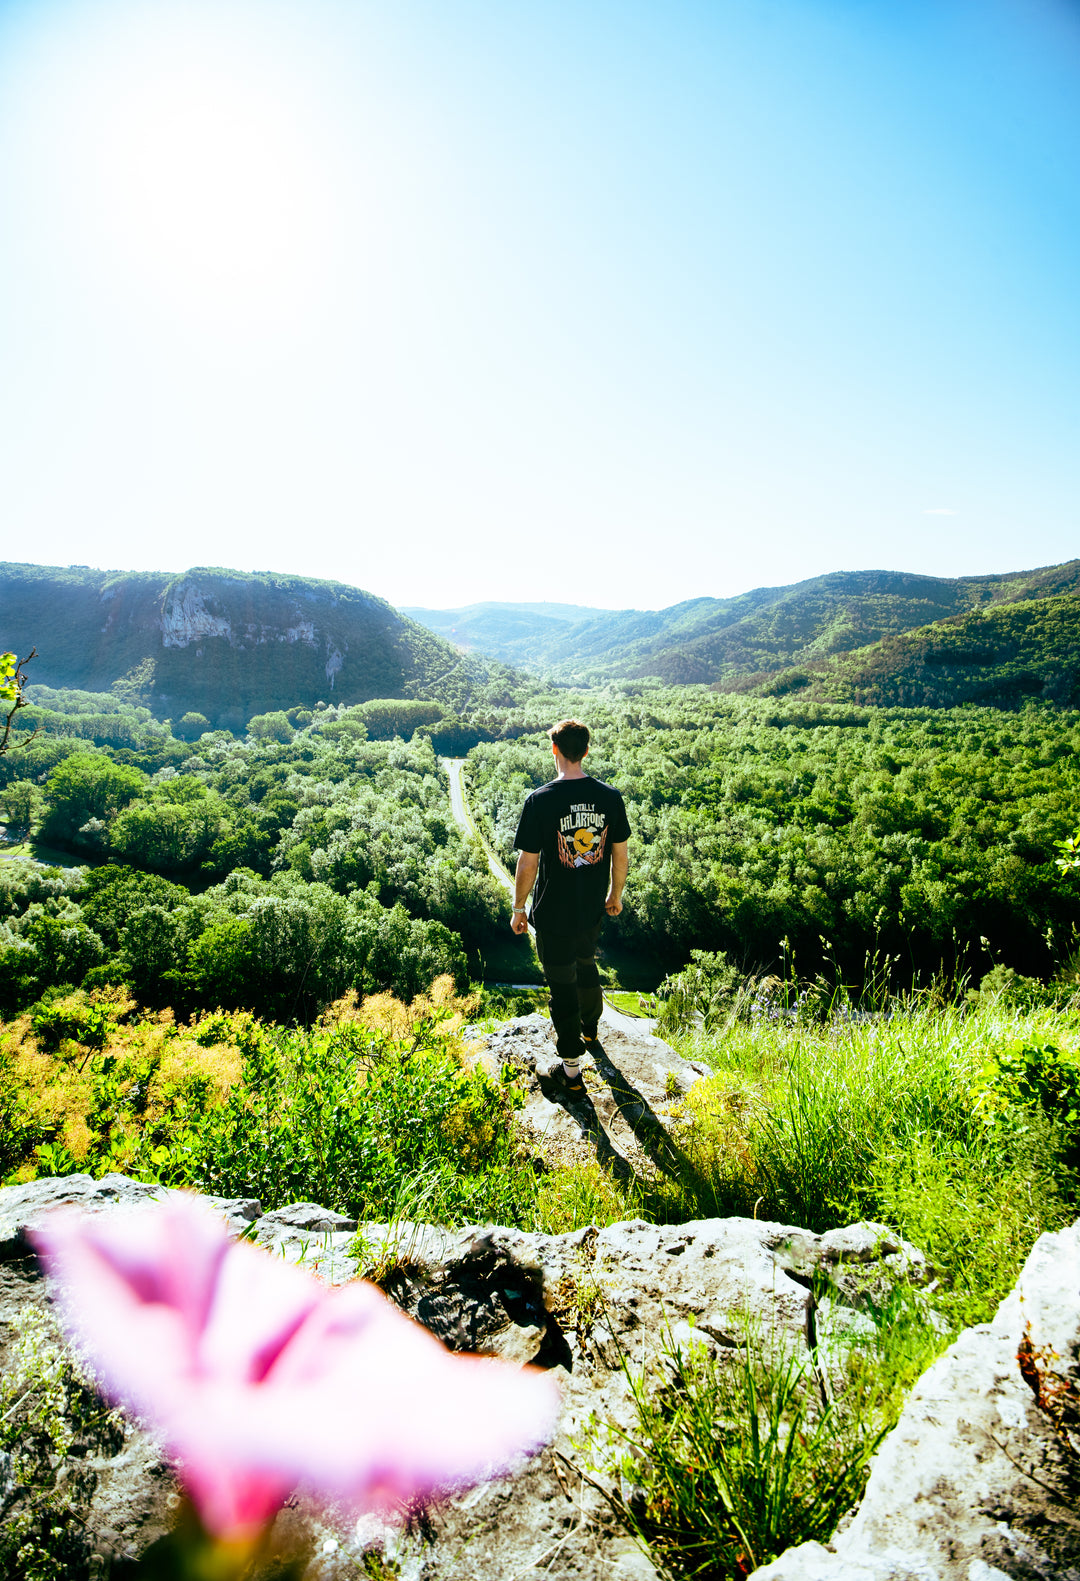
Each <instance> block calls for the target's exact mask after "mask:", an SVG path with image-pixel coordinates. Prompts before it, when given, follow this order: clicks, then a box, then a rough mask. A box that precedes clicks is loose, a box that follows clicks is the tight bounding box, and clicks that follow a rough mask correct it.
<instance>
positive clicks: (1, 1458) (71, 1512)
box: [0, 1307, 124, 1581]
mask: <svg viewBox="0 0 1080 1581" xmlns="http://www.w3.org/2000/svg"><path fill="white" fill-rule="evenodd" d="M123 1440H124V1432H123V1427H122V1425H121V1420H120V1417H119V1415H118V1414H117V1413H116V1412H115V1411H111V1410H110V1409H109V1408H108V1406H106V1405H104V1404H103V1403H102V1401H101V1399H100V1398H99V1397H98V1395H97V1393H96V1391H95V1389H94V1386H93V1382H92V1380H91V1379H90V1378H89V1377H88V1376H87V1374H86V1373H85V1372H84V1371H83V1370H82V1369H81V1368H80V1366H79V1365H78V1363H77V1362H76V1360H75V1359H74V1357H73V1356H72V1355H71V1353H70V1352H69V1351H68V1349H67V1347H66V1346H64V1345H63V1344H61V1343H60V1342H59V1341H58V1340H57V1339H55V1338H54V1337H53V1335H52V1334H51V1332H50V1330H49V1328H48V1325H47V1323H46V1320H45V1318H44V1317H43V1315H42V1314H41V1313H40V1312H39V1311H38V1310H37V1309H36V1308H35V1307H24V1308H23V1309H22V1310H21V1311H20V1312H19V1313H18V1314H17V1315H16V1317H15V1319H14V1322H13V1334H12V1337H11V1344H10V1346H9V1349H8V1352H7V1357H6V1360H5V1365H4V1369H3V1372H2V1373H0V1463H3V1462H6V1464H5V1473H6V1475H5V1477H4V1482H3V1485H2V1487H0V1571H2V1573H3V1575H4V1576H5V1577H6V1578H7V1581H55V1577H57V1576H59V1575H63V1576H64V1577H65V1581H88V1578H89V1577H90V1575H91V1573H92V1556H91V1553H90V1549H89V1544H88V1543H87V1540H86V1535H85V1520H86V1513H87V1510H88V1507H89V1504H90V1500H91V1498H92V1497H93V1493H94V1489H95V1487H96V1485H97V1477H96V1475H95V1472H94V1469H93V1464H92V1462H93V1458H94V1457H100V1456H105V1457H109V1456H113V1455H115V1454H116V1453H117V1452H118V1450H119V1449H120V1448H121V1446H122V1444H123Z"/></svg>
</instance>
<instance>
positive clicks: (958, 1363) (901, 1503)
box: [755, 1222, 1080, 1581]
mask: <svg viewBox="0 0 1080 1581" xmlns="http://www.w3.org/2000/svg"><path fill="white" fill-rule="evenodd" d="M1036 1391H1038V1393H1039V1395H1041V1397H1042V1400H1043V1405H1042V1406H1040V1404H1039V1402H1038V1399H1037V1395H1036ZM1070 1400H1071V1406H1070ZM1055 1401H1056V1402H1057V1406H1058V1409H1057V1410H1056V1411H1055V1409H1054V1406H1055ZM1070 1411H1071V1412H1072V1413H1074V1414H1073V1415H1072V1416H1071V1417H1070ZM1055 1415H1057V1416H1058V1422H1057V1424H1055V1420H1054V1417H1055ZM1070 1423H1071V1429H1070ZM1070 1430H1071V1434H1072V1449H1071V1450H1070V1448H1069V1445H1068V1442H1067V1437H1068V1435H1069V1433H1070ZM1077 1449H1080V1222H1077V1223H1076V1224H1074V1225H1073V1226H1072V1227H1071V1229H1067V1230H1061V1231H1059V1232H1058V1233H1057V1234H1054V1235H1043V1236H1041V1237H1040V1239H1039V1240H1038V1241H1037V1242H1036V1243H1035V1247H1034V1249H1033V1250H1032V1253H1031V1256H1030V1257H1029V1258H1028V1260H1027V1262H1026V1263H1025V1265H1024V1269H1023V1272H1022V1273H1021V1275H1020V1279H1019V1281H1018V1283H1017V1285H1016V1288H1015V1289H1014V1290H1013V1292H1012V1293H1011V1295H1009V1296H1007V1297H1006V1299H1005V1300H1004V1301H1003V1302H1002V1304H1001V1306H1000V1307H999V1308H998V1311H997V1315H996V1316H995V1318H994V1321H993V1322H992V1323H986V1324H982V1325H981V1326H980V1327H978V1328H972V1329H967V1330H966V1331H965V1332H964V1333H963V1334H961V1335H960V1337H959V1339H958V1340H957V1341H956V1343H955V1344H954V1345H952V1346H950V1348H949V1349H948V1350H947V1351H946V1352H945V1354H944V1355H943V1356H942V1357H941V1358H940V1360H939V1361H937V1362H936V1363H935V1364H934V1365H933V1366H932V1367H931V1368H929V1370H928V1371H927V1372H926V1373H925V1374H924V1375H923V1377H922V1378H921V1379H920V1380H919V1382H918V1383H917V1384H916V1386H915V1388H914V1389H913V1390H912V1392H911V1395H910V1396H909V1398H908V1401H907V1403H906V1405H905V1407H904V1411H903V1414H902V1415H901V1417H900V1420H899V1422H898V1423H897V1425H896V1427H895V1429H894V1430H893V1432H892V1433H891V1434H890V1435H889V1437H888V1438H887V1439H886V1440H885V1443H884V1444H883V1445H882V1448H881V1449H880V1451H879V1453H878V1455H877V1458H876V1461H875V1464H874V1467H873V1470H872V1471H871V1474H870V1480H869V1483H868V1484H867V1488H866V1493H865V1495H864V1497H863V1501H862V1503H861V1505H860V1506H859V1510H858V1513H857V1514H856V1516H855V1519H854V1521H853V1522H852V1524H851V1525H850V1526H849V1528H848V1529H847V1531H845V1532H844V1533H843V1534H842V1535H841V1536H839V1537H837V1538H836V1539H835V1541H834V1542H833V1543H832V1544H831V1545H830V1546H829V1547H828V1548H825V1547H823V1546H822V1545H821V1544H820V1543H803V1544H802V1545H801V1546H800V1547H798V1548H792V1549H789V1550H788V1552H787V1553H786V1554H783V1555H782V1556H781V1557H780V1558H779V1559H778V1560H776V1561H775V1563H773V1564H771V1565H766V1566H764V1567H763V1568H762V1569H760V1570H758V1571H756V1572H755V1581H954V1578H955V1581H1003V1578H1005V1577H1010V1578H1012V1581H1080V1513H1078V1510H1080V1456H1078V1455H1077V1453H1076V1451H1077Z"/></svg>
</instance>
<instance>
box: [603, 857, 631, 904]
mask: <svg viewBox="0 0 1080 1581" xmlns="http://www.w3.org/2000/svg"><path fill="white" fill-rule="evenodd" d="M628 845H629V841H627V840H616V841H614V843H613V844H612V847H611V888H610V889H609V890H608V897H607V900H606V901H605V903H604V910H605V911H606V912H607V914H608V916H609V917H617V916H618V915H619V912H620V911H621V910H622V892H623V890H624V889H625V887H626V875H627V873H629V871H630V852H629V850H628V849H627V847H628Z"/></svg>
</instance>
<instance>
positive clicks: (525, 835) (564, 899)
mask: <svg viewBox="0 0 1080 1581" xmlns="http://www.w3.org/2000/svg"><path fill="white" fill-rule="evenodd" d="M629 838H630V825H629V823H628V822H627V819H626V808H625V807H624V806H623V799H622V796H621V795H620V794H619V792H618V791H617V790H616V789H615V788H614V786H612V785H605V784H604V782H603V780H594V779H593V778H592V777H591V776H590V775H588V774H586V775H585V776H584V778H582V779H560V780H552V782H551V784H550V785H541V787H540V789H539V790H534V791H533V792H532V793H531V795H529V796H528V797H527V798H526V801H525V805H524V807H523V808H522V809H521V819H520V821H519V823H518V829H517V834H516V835H515V837H514V845H515V847H516V849H517V850H519V851H538V852H539V853H540V870H539V872H538V874H537V877H536V887H535V889H534V890H533V902H532V922H533V926H534V927H535V928H537V930H538V931H539V932H541V933H578V932H580V931H582V930H583V929H585V928H593V927H595V926H596V924H597V923H598V922H599V921H600V919H601V918H602V917H603V915H604V901H605V900H606V899H607V892H608V885H609V883H610V878H611V847H612V846H613V845H615V844H617V843H618V842H619V841H621V840H628V839H629Z"/></svg>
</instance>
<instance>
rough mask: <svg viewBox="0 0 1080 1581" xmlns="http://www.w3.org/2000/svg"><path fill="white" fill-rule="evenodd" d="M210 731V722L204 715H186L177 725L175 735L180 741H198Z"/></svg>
mask: <svg viewBox="0 0 1080 1581" xmlns="http://www.w3.org/2000/svg"><path fill="white" fill-rule="evenodd" d="M209 729H210V721H209V719H207V717H206V715H205V714H193V713H187V714H185V715H184V717H183V718H182V719H181V721H180V723H179V724H178V725H177V727H176V730H175V732H174V733H175V734H176V735H178V736H179V737H180V739H181V741H198V739H199V737H200V736H201V735H203V733H204V732H205V731H207V730H209Z"/></svg>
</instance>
